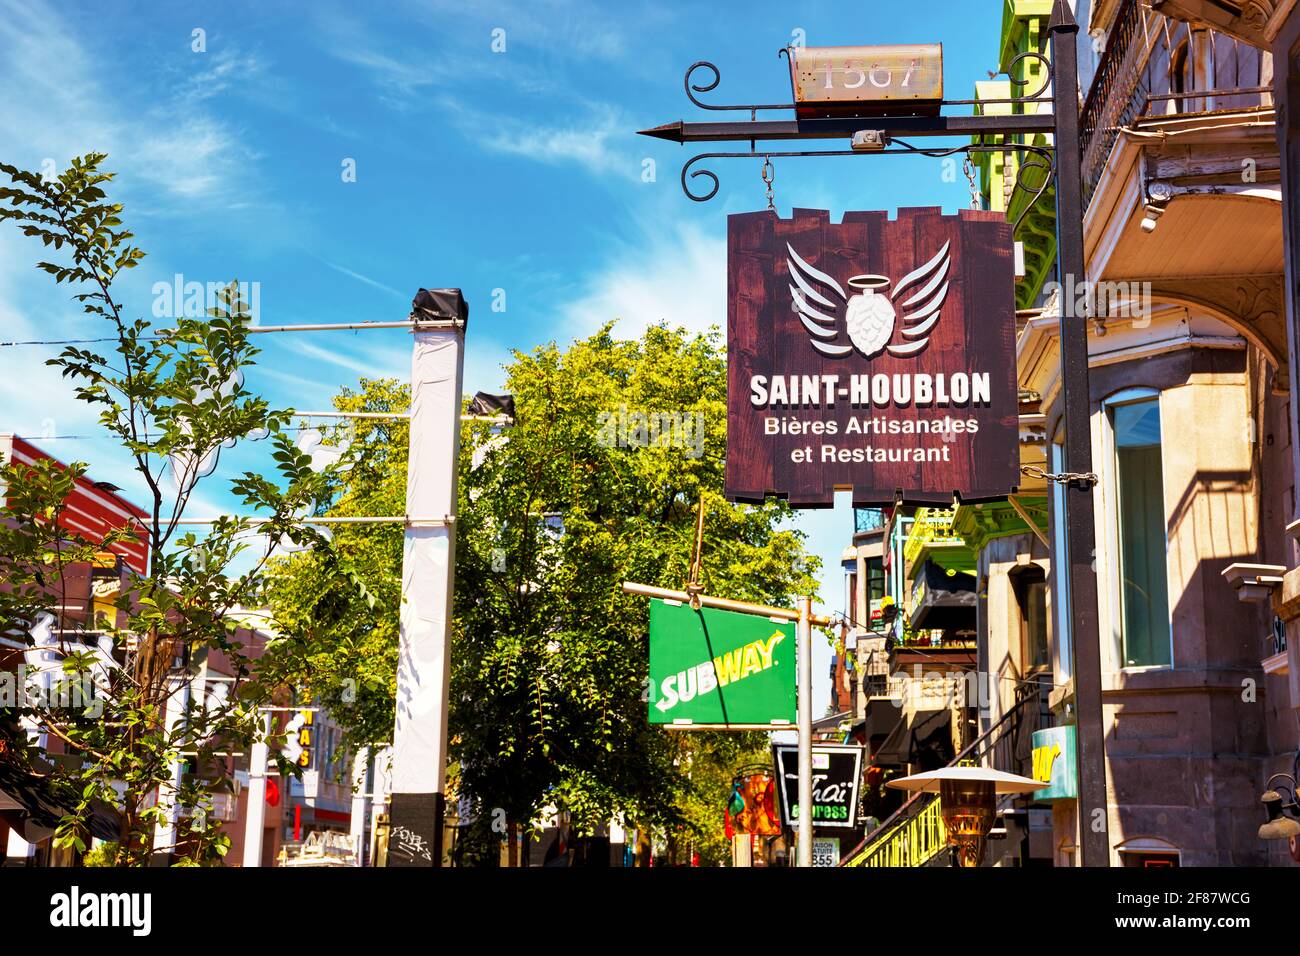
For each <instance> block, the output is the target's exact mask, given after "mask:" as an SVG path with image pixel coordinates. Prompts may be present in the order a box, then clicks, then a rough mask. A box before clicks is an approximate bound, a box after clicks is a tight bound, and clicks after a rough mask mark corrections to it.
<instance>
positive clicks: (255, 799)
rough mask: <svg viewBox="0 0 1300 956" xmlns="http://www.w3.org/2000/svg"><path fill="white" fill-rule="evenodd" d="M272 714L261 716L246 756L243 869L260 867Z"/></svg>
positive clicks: (264, 823) (268, 712) (267, 713)
mask: <svg viewBox="0 0 1300 956" xmlns="http://www.w3.org/2000/svg"><path fill="white" fill-rule="evenodd" d="M271 719H272V717H271V712H270V711H267V712H266V713H264V714H263V715H262V721H261V723H262V727H261V730H262V733H261V734H260V735H259V737H258V739H257V740H255V741H253V746H252V749H251V751H250V753H249V755H248V799H247V800H246V801H245V803H244V866H261V865H262V834H263V832H264V827H265V825H266V761H267V756H268V752H269V748H268V747H267V744H266V738H267V737H269V736H270V735H271Z"/></svg>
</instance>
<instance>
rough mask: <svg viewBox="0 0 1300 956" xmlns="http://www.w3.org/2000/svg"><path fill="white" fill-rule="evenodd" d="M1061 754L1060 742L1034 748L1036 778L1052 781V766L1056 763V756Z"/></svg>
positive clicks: (1045, 781)
mask: <svg viewBox="0 0 1300 956" xmlns="http://www.w3.org/2000/svg"><path fill="white" fill-rule="evenodd" d="M1059 756H1061V745H1060V744H1058V743H1050V744H1046V745H1044V746H1042V747H1035V748H1034V779H1035V780H1038V781H1040V782H1042V783H1051V782H1052V767H1053V766H1054V765H1055V763H1056V758H1057V757H1059Z"/></svg>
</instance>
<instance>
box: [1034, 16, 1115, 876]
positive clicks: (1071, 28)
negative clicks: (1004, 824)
mask: <svg viewBox="0 0 1300 956" xmlns="http://www.w3.org/2000/svg"><path fill="white" fill-rule="evenodd" d="M1048 33H1049V34H1050V36H1051V38H1052V74H1053V87H1052V94H1053V99H1054V101H1055V102H1054V104H1053V112H1054V113H1055V114H1056V144H1055V145H1056V230H1057V258H1056V261H1057V268H1058V269H1059V270H1060V275H1059V279H1060V287H1061V288H1062V289H1063V290H1064V289H1073V288H1079V287H1083V286H1082V284H1083V282H1084V281H1085V279H1086V275H1087V274H1086V271H1085V270H1086V265H1085V262H1084V251H1083V197H1082V192H1081V191H1082V186H1083V180H1082V175H1083V174H1082V170H1081V165H1082V154H1081V151H1080V143H1079V71H1078V49H1077V47H1076V46H1075V44H1076V42H1077V38H1078V33H1079V25H1078V23H1077V22H1075V19H1074V14H1073V13H1071V11H1070V8H1069V6H1068V4H1066V2H1065V0H1056V4H1055V7H1054V9H1053V11H1052V19H1051V22H1050V23H1049V24H1048ZM1072 299H1073V297H1067V296H1065V295H1064V294H1062V296H1061V320H1060V321H1061V333H1060V335H1061V394H1062V398H1063V402H1064V405H1065V468H1064V471H1066V472H1068V473H1070V474H1074V475H1087V474H1091V473H1092V424H1091V417H1092V415H1091V412H1092V396H1091V394H1090V393H1089V387H1088V317H1087V316H1086V315H1076V314H1075V308H1074V302H1073V301H1072ZM1064 499H1065V509H1064V510H1065V515H1064V517H1065V532H1066V534H1065V540H1066V545H1065V548H1066V554H1065V555H1055V556H1054V557H1055V560H1058V561H1060V560H1064V561H1065V564H1066V571H1067V574H1068V580H1069V604H1068V605H1067V609H1068V613H1066V614H1062V615H1059V616H1058V620H1061V621H1063V622H1068V626H1069V627H1070V630H1071V635H1070V636H1071V641H1070V647H1071V650H1072V652H1073V656H1074V666H1073V671H1074V709H1075V723H1076V727H1075V733H1076V735H1077V743H1078V747H1077V752H1078V778H1079V781H1078V785H1079V801H1078V812H1079V820H1078V824H1079V862H1080V864H1081V865H1082V866H1109V865H1110V840H1109V837H1108V835H1107V819H1106V813H1107V811H1106V750H1105V746H1106V744H1105V734H1104V730H1103V725H1102V710H1101V636H1100V630H1099V627H1098V621H1097V572H1096V567H1095V555H1096V541H1097V538H1096V532H1097V528H1096V518H1095V515H1094V510H1093V482H1092V481H1089V480H1082V479H1079V480H1075V481H1071V482H1069V483H1067V484H1066V485H1065V495H1064ZM1058 519H1059V516H1058ZM1059 599H1060V596H1058V600H1059Z"/></svg>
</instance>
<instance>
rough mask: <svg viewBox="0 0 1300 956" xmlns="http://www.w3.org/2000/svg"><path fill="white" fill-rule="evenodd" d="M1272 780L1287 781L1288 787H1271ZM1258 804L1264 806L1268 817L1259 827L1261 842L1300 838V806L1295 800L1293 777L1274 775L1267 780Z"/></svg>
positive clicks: (1285, 774) (1283, 785) (1283, 774)
mask: <svg viewBox="0 0 1300 956" xmlns="http://www.w3.org/2000/svg"><path fill="white" fill-rule="evenodd" d="M1274 780H1289V781H1290V786H1287V785H1286V784H1282V785H1280V786H1279V787H1277V788H1274V787H1273V781H1274ZM1265 786H1266V787H1267V788H1268V789H1267V790H1265V791H1264V794H1263V796H1261V797H1260V798H1259V802H1260V803H1262V804H1264V813H1265V814H1266V816H1267V817H1268V819H1267V820H1265V821H1264V823H1262V824H1260V827H1259V838H1260V839H1261V840H1295V839H1296V838H1297V837H1300V805H1297V804H1296V799H1295V777H1294V776H1292V775H1291V774H1289V773H1275V774H1273V776H1271V777H1269V778H1268V783H1266V784H1265ZM1284 794H1285V796H1284Z"/></svg>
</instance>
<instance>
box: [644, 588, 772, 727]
mask: <svg viewBox="0 0 1300 956" xmlns="http://www.w3.org/2000/svg"><path fill="white" fill-rule="evenodd" d="M795 650H796V649H795V625H794V624H792V623H791V622H789V621H779V620H773V619H772V618H768V617H760V616H758V615H754V614H740V613H737V612H735V611H723V610H717V609H715V608H709V607H702V608H700V609H699V610H698V611H697V610H695V609H694V608H692V607H691V606H690V605H689V604H685V603H681V602H677V601H666V600H661V599H658V598H655V599H652V600H651V601H650V686H649V694H648V700H649V713H650V723H652V724H667V725H671V726H678V727H689V726H693V725H707V726H710V727H717V726H732V727H736V726H737V725H741V726H744V727H746V728H750V727H754V726H760V725H761V726H764V727H770V726H786V725H790V724H793V723H794V721H795Z"/></svg>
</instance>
